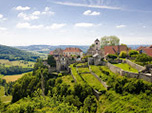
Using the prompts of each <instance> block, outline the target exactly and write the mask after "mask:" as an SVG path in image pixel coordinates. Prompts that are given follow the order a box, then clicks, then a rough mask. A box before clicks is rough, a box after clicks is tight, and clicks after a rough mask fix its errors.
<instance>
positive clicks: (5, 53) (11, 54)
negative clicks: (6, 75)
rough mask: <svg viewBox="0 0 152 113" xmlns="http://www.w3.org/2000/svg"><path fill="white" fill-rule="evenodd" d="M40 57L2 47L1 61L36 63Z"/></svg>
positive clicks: (0, 52)
mask: <svg viewBox="0 0 152 113" xmlns="http://www.w3.org/2000/svg"><path fill="white" fill-rule="evenodd" d="M38 57H39V56H38V55H36V54H34V53H31V52H27V51H24V50H19V49H17V48H14V47H9V46H4V45H0V59H8V60H11V61H12V60H26V61H36V59H37V58H38Z"/></svg>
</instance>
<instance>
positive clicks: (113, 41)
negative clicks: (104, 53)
mask: <svg viewBox="0 0 152 113" xmlns="http://www.w3.org/2000/svg"><path fill="white" fill-rule="evenodd" d="M119 41H120V39H119V38H118V37H116V36H104V37H102V38H101V47H104V46H114V45H119Z"/></svg>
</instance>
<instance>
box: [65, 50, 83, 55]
mask: <svg viewBox="0 0 152 113" xmlns="http://www.w3.org/2000/svg"><path fill="white" fill-rule="evenodd" d="M63 55H64V56H68V57H70V56H72V55H75V56H80V57H82V56H83V52H82V50H81V49H79V48H66V49H65V50H63Z"/></svg>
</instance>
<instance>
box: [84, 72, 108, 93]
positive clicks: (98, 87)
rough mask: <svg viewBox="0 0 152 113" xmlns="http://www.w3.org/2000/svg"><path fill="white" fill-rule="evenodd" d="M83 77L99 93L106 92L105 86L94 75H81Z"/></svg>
mask: <svg viewBox="0 0 152 113" xmlns="http://www.w3.org/2000/svg"><path fill="white" fill-rule="evenodd" d="M81 76H82V77H83V79H84V80H85V81H86V82H87V83H88V84H89V85H90V86H91V87H92V88H94V89H96V90H98V91H101V90H105V88H104V87H103V85H102V84H101V83H100V82H99V81H98V80H97V79H96V78H95V77H94V76H93V75H92V74H81Z"/></svg>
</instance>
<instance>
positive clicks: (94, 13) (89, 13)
mask: <svg viewBox="0 0 152 113" xmlns="http://www.w3.org/2000/svg"><path fill="white" fill-rule="evenodd" d="M83 14H84V15H92V16H96V15H100V12H96V11H91V10H86V11H85V12H84V13H83Z"/></svg>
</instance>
